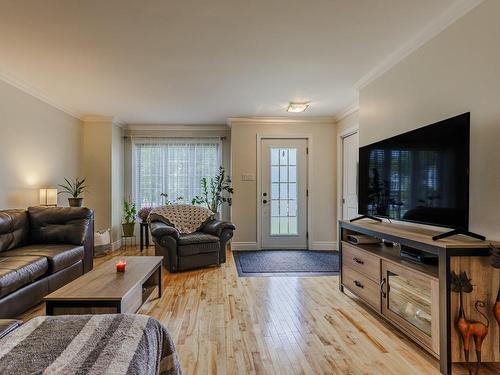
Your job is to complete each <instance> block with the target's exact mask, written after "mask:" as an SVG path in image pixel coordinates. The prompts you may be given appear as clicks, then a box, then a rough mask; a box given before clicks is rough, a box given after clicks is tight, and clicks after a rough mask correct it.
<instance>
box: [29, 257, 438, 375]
mask: <svg viewBox="0 0 500 375" xmlns="http://www.w3.org/2000/svg"><path fill="white" fill-rule="evenodd" d="M138 253H139V252H138V250H137V249H134V248H129V249H127V250H120V251H118V252H115V253H113V256H117V255H121V254H122V255H137V254H138ZM147 253H149V254H150V255H153V249H152V248H149V250H148V252H147ZM145 254H146V252H145ZM109 258H110V256H106V257H103V258H99V259H96V264H100V263H102V262H103V261H105V260H107V259H109ZM139 312H140V313H143V314H148V315H151V316H153V317H155V318H157V319H158V320H160V321H161V322H162V323H163V324H164V325H165V326H166V327H167V328H168V330H169V331H170V333H171V335H172V337H173V338H174V340H175V342H176V345H177V351H178V354H179V357H180V360H181V363H182V368H183V371H184V373H185V374H285V375H292V374H384V375H386V374H387V375H389V374H394V375H402V374H415V375H421V374H439V371H438V370H437V367H438V363H437V361H436V360H435V359H434V358H432V357H431V356H429V355H428V354H426V353H425V352H424V351H423V350H422V349H420V348H419V347H417V346H416V345H415V344H413V343H412V342H410V341H409V340H408V339H406V338H405V337H404V336H403V335H402V334H401V333H400V332H398V331H397V330H396V329H395V328H393V327H391V326H389V325H387V324H385V323H383V322H381V321H379V319H378V318H376V317H375V316H374V315H372V314H371V313H370V312H368V311H367V310H366V309H365V308H364V307H362V305H360V304H358V303H357V302H355V301H353V300H352V299H350V298H348V297H347V296H345V295H343V294H342V293H340V292H339V290H338V277H337V276H324V277H252V278H244V277H242V278H239V277H238V275H237V272H236V268H235V264H234V260H233V257H232V254H228V257H227V263H226V264H224V265H222V266H221V267H217V268H210V269H204V270H199V271H191V272H183V273H179V274H169V273H168V272H165V277H164V291H163V296H162V298H161V299H153V300H151V301H149V302H147V303H146V304H145V305H144V306H143V307H142V308H141V310H140V311H139ZM40 314H44V307H43V306H42V305H40V306H38V307H36V308H34V309H32V310H31V311H29V312H28V313H27V314H25V315H23V317H22V318H23V319H29V318H31V317H33V316H36V315H40Z"/></svg>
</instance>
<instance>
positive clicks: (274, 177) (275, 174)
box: [271, 167, 280, 182]
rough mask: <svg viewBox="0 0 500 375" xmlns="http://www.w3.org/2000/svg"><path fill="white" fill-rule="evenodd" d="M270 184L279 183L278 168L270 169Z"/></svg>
mask: <svg viewBox="0 0 500 375" xmlns="http://www.w3.org/2000/svg"><path fill="white" fill-rule="evenodd" d="M271 182H280V167H271Z"/></svg>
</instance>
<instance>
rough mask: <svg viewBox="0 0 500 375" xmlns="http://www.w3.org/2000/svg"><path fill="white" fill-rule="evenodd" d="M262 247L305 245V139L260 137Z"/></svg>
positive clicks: (274, 247) (283, 247) (293, 247)
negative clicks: (261, 138)
mask: <svg viewBox="0 0 500 375" xmlns="http://www.w3.org/2000/svg"><path fill="white" fill-rule="evenodd" d="M261 152H262V155H261V163H262V166H261V167H262V169H261V170H262V189H261V191H262V196H261V197H260V199H261V208H262V209H261V212H262V248H263V249H307V139H263V140H262V147H261Z"/></svg>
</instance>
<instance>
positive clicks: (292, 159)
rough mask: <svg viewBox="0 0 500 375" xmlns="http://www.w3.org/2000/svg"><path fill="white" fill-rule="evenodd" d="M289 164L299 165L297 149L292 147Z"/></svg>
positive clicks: (289, 152)
mask: <svg viewBox="0 0 500 375" xmlns="http://www.w3.org/2000/svg"><path fill="white" fill-rule="evenodd" d="M288 165H297V149H296V148H291V149H289V150H288Z"/></svg>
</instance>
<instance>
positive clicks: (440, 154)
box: [358, 113, 470, 230]
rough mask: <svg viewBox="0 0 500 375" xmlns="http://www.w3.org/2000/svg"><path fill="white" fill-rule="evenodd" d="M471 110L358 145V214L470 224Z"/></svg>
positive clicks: (453, 225)
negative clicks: (378, 140) (359, 146)
mask: <svg viewBox="0 0 500 375" xmlns="http://www.w3.org/2000/svg"><path fill="white" fill-rule="evenodd" d="M469 138H470V113H464V114H462V115H459V116H455V117H452V118H450V119H447V120H444V121H440V122H437V123H435V124H432V125H428V126H424V127H422V128H419V129H416V130H413V131H410V132H407V133H404V134H400V135H397V136H395V137H392V138H389V139H386V140H383V141H380V142H377V143H373V144H370V145H368V146H364V147H361V148H360V149H359V185H358V186H359V187H358V210H359V213H360V214H362V215H370V216H376V217H383V218H389V219H394V220H402V221H410V222H415V223H423V224H429V225H434V226H442V227H449V228H453V229H462V230H468V226H469Z"/></svg>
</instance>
